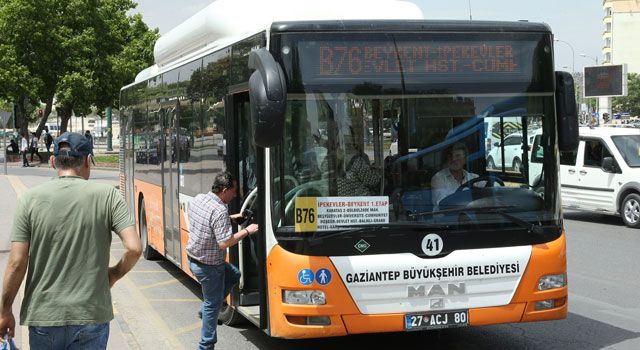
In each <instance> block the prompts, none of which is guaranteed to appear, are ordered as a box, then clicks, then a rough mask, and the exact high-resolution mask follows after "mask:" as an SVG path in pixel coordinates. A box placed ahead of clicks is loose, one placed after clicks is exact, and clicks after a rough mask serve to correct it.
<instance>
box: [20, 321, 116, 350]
mask: <svg viewBox="0 0 640 350" xmlns="http://www.w3.org/2000/svg"><path fill="white" fill-rule="evenodd" d="M107 340H109V324H108V323H102V324H91V325H83V326H57V327H35V326H29V345H30V347H31V349H38V350H39V349H45V350H57V349H65V350H74V349H77V350H82V349H92V350H93V349H96V350H101V349H106V348H107Z"/></svg>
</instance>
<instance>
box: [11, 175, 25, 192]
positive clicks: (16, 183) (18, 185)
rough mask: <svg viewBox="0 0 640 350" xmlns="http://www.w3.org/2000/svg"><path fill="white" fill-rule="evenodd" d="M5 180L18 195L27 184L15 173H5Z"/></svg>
mask: <svg viewBox="0 0 640 350" xmlns="http://www.w3.org/2000/svg"><path fill="white" fill-rule="evenodd" d="M7 180H9V183H10V184H11V187H12V188H13V191H14V192H15V193H16V195H17V196H18V197H20V196H22V195H23V194H24V193H25V192H26V191H27V189H28V188H27V186H25V185H24V184H23V183H22V181H21V180H20V178H19V177H17V176H15V175H7Z"/></svg>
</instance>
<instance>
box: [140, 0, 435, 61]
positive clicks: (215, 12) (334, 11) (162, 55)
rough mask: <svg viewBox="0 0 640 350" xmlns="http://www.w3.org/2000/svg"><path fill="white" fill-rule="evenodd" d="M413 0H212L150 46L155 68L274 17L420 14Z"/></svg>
mask: <svg viewBox="0 0 640 350" xmlns="http://www.w3.org/2000/svg"><path fill="white" fill-rule="evenodd" d="M421 18H423V16H422V11H421V10H420V9H419V8H418V6H417V5H415V4H413V3H410V2H407V1H400V0H349V1H345V0H324V1H300V0H297V1H296V0H272V1H268V0H217V1H214V2H213V3H211V5H209V6H207V7H205V8H204V9H203V10H201V11H200V12H198V13H196V14H195V15H193V16H192V17H190V18H188V19H187V20H186V21H184V22H182V23H181V24H179V25H178V26H177V27H175V28H173V29H172V30H171V31H169V32H168V33H166V34H165V35H163V36H162V37H161V38H160V39H158V41H157V42H156V46H155V48H154V50H153V53H154V57H155V61H156V65H157V66H158V67H160V68H161V69H162V68H163V67H164V66H166V65H169V64H171V65H173V64H174V63H175V62H176V61H180V58H181V57H186V56H188V54H189V53H193V52H195V51H200V49H202V48H203V47H209V46H214V47H224V46H226V45H228V44H229V43H232V42H235V41H237V40H239V39H242V38H245V37H247V36H249V35H252V34H255V33H258V32H260V31H262V30H265V29H267V28H268V27H269V26H270V25H271V23H273V22H275V21H291V20H296V21H305V20H306V21H309V20H347V19H362V20H364V19H369V20H371V19H421Z"/></svg>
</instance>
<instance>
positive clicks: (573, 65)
mask: <svg viewBox="0 0 640 350" xmlns="http://www.w3.org/2000/svg"><path fill="white" fill-rule="evenodd" d="M554 41H559V42H561V43H565V44H567V45H568V46H569V48H571V75H573V74H575V72H576V52H575V51H574V50H573V45H571V44H569V42H567V41H564V40H560V39H554ZM596 64H597V63H596Z"/></svg>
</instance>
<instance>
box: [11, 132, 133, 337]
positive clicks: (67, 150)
mask: <svg viewBox="0 0 640 350" xmlns="http://www.w3.org/2000/svg"><path fill="white" fill-rule="evenodd" d="M53 153H54V156H52V157H51V159H50V163H51V165H52V166H54V167H55V168H56V169H57V171H58V177H56V178H54V179H52V180H50V181H47V182H46V183H44V184H42V185H39V186H37V187H34V188H32V189H30V190H29V191H27V192H26V193H25V194H24V195H22V196H20V198H19V199H18V205H17V208H16V214H15V217H14V221H13V228H12V230H11V252H10V254H9V261H8V263H7V269H6V272H5V275H4V284H3V290H2V302H1V304H0V338H3V337H4V336H5V334H8V335H9V336H10V337H13V336H14V333H15V318H14V316H13V313H12V310H11V309H12V305H13V301H14V299H15V296H16V294H17V292H18V288H19V287H20V284H21V283H22V280H23V278H24V276H25V273H26V272H27V267H29V271H28V274H27V282H26V284H25V293H24V300H23V301H22V308H21V310H20V324H22V325H26V326H29V343H30V346H31V347H32V348H33V349H44V348H46V349H106V346H107V340H108V337H109V321H110V320H111V319H113V309H112V305H111V291H110V288H111V287H112V286H113V284H114V283H115V282H116V281H117V280H118V279H120V278H122V277H123V276H124V275H125V274H126V273H127V272H129V270H131V268H133V266H134V265H135V263H136V262H137V261H138V258H139V257H140V253H141V247H140V239H139V238H138V235H137V233H136V230H135V226H134V222H133V218H132V216H131V214H130V212H129V210H128V208H127V205H126V203H125V202H124V199H123V198H122V196H121V195H120V194H119V193H118V191H117V190H116V189H115V188H114V187H113V186H109V185H106V184H101V183H96V182H91V181H87V180H88V179H89V175H90V173H91V162H92V159H91V157H92V154H93V146H92V145H91V142H90V141H89V140H87V139H86V138H85V137H84V136H83V135H81V134H78V133H64V134H62V135H61V136H60V137H58V138H57V139H56V140H55V142H54V149H53ZM111 231H114V232H116V233H117V234H118V235H119V236H120V238H121V240H122V243H123V245H124V254H123V256H122V258H121V259H120V261H118V263H117V264H116V265H114V266H111V267H109V249H110V246H111V237H112V234H111Z"/></svg>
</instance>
